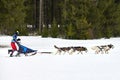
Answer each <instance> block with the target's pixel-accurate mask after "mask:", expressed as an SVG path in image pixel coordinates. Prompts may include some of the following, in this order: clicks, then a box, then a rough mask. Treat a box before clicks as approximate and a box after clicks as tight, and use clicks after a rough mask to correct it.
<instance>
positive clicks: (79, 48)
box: [70, 46, 88, 54]
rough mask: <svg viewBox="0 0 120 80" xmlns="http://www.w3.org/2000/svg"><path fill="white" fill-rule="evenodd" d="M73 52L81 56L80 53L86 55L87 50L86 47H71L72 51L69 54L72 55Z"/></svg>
mask: <svg viewBox="0 0 120 80" xmlns="http://www.w3.org/2000/svg"><path fill="white" fill-rule="evenodd" d="M75 51H78V54H79V53H81V54H83V53H82V51H85V52H86V53H87V51H88V50H87V48H86V47H80V46H79V47H72V51H71V53H70V54H73V52H75Z"/></svg>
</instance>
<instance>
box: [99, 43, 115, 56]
mask: <svg viewBox="0 0 120 80" xmlns="http://www.w3.org/2000/svg"><path fill="white" fill-rule="evenodd" d="M101 48H102V49H103V50H104V51H105V53H107V54H108V51H109V50H110V49H111V48H112V49H113V48H114V46H113V45H112V44H109V45H104V46H101Z"/></svg>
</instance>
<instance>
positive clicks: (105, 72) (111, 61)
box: [0, 36, 120, 80]
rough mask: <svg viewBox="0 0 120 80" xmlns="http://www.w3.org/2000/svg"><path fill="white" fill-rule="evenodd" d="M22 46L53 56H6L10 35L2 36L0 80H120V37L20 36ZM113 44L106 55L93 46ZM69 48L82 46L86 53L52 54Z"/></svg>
mask: <svg viewBox="0 0 120 80" xmlns="http://www.w3.org/2000/svg"><path fill="white" fill-rule="evenodd" d="M19 38H21V43H22V44H23V45H25V46H27V47H29V48H32V49H35V50H38V52H46V51H52V52H53V53H52V54H40V53H39V54H36V55H34V56H29V57H26V56H22V57H9V55H8V52H7V51H8V49H10V41H11V39H12V37H11V36H1V37H0V45H9V47H7V48H0V80H120V38H110V39H94V40H67V39H59V38H41V37H40V36H35V37H34V36H20V37H19ZM107 44H113V45H114V49H111V50H110V51H109V54H95V52H94V51H93V50H91V47H92V46H96V45H107ZM54 45H57V46H59V47H68V46H84V47H87V49H88V52H87V53H84V52H83V53H84V54H83V55H82V54H77V53H74V54H73V55H69V54H68V53H66V54H64V55H63V54H62V55H58V54H57V55H55V52H56V49H55V48H54Z"/></svg>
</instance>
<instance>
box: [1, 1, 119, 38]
mask: <svg viewBox="0 0 120 80" xmlns="http://www.w3.org/2000/svg"><path fill="white" fill-rule="evenodd" d="M16 30H18V31H19V32H20V35H40V36H42V37H53V38H65V39H95V38H96V39H97V38H103V37H104V38H110V37H119V36H120V0H0V34H1V35H2V34H4V35H12V34H13V33H14V32H15V31H16Z"/></svg>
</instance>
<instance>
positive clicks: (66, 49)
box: [54, 44, 114, 55]
mask: <svg viewBox="0 0 120 80" xmlns="http://www.w3.org/2000/svg"><path fill="white" fill-rule="evenodd" d="M54 47H55V48H56V49H57V52H56V53H55V54H59V55H60V54H61V53H63V54H65V53H66V52H67V53H69V54H70V55H72V54H73V53H74V52H76V51H77V52H78V54H79V53H81V54H83V52H86V53H87V52H88V49H87V48H86V47H83V46H75V47H73V46H72V47H57V46H56V45H54ZM113 48H114V46H113V45H112V44H108V45H101V46H93V47H91V49H92V50H94V51H95V53H96V54H98V53H100V52H101V53H102V54H103V53H106V54H108V53H109V52H108V51H109V50H110V49H113Z"/></svg>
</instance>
